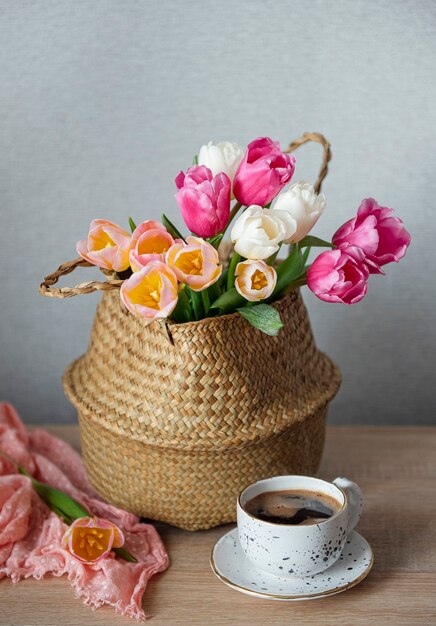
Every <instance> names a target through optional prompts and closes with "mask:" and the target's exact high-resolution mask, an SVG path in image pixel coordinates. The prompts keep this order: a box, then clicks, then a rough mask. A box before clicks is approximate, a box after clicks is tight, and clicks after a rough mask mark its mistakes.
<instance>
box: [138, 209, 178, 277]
mask: <svg viewBox="0 0 436 626" xmlns="http://www.w3.org/2000/svg"><path fill="white" fill-rule="evenodd" d="M173 243H174V239H173V238H172V237H171V235H170V234H169V232H167V230H166V228H165V226H164V225H163V224H160V222H155V221H154V220H147V221H146V222H143V223H142V224H140V225H139V226H137V227H136V228H135V230H134V231H133V234H132V238H131V241H130V246H131V250H130V255H129V260H130V267H131V268H132V270H133V271H134V272H139V270H140V269H141V268H142V267H144V266H145V265H147V264H148V263H150V262H151V261H164V260H165V253H166V252H167V250H168V249H169V248H170V247H171V246H172V245H173Z"/></svg>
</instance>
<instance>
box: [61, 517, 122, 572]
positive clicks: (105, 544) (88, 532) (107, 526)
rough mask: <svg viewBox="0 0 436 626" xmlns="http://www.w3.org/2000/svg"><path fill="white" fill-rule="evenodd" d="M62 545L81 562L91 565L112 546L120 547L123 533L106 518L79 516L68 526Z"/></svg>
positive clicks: (101, 557) (104, 555) (106, 553)
mask: <svg viewBox="0 0 436 626" xmlns="http://www.w3.org/2000/svg"><path fill="white" fill-rule="evenodd" d="M62 545H63V547H64V548H65V549H66V550H68V552H70V554H72V555H73V556H74V557H75V558H76V559H77V560H78V561H80V562H81V563H84V564H86V565H93V564H94V563H98V561H100V560H101V559H104V558H105V557H106V556H107V555H108V554H109V553H110V551H111V550H112V549H113V548H121V546H123V545H124V535H123V533H122V531H121V530H120V529H119V528H118V526H116V525H115V524H112V522H109V521H108V520H105V519H101V518H98V517H80V518H79V519H76V520H75V521H74V522H73V523H72V524H71V526H69V527H68V529H67V531H66V532H65V534H64V536H63V539H62Z"/></svg>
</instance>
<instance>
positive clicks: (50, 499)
mask: <svg viewBox="0 0 436 626" xmlns="http://www.w3.org/2000/svg"><path fill="white" fill-rule="evenodd" d="M5 456H6V455H5ZM8 458H9V457H8ZM17 468H18V471H19V473H20V474H23V476H27V478H30V481H31V483H32V487H33V489H34V490H35V491H36V493H37V494H38V495H39V497H40V498H41V500H44V502H45V503H46V504H47V505H48V506H49V507H50V509H51V510H52V511H53V512H54V513H56V515H58V516H59V517H60V518H61V519H62V521H64V522H65V523H66V524H68V525H71V524H72V523H73V522H74V521H75V520H77V519H80V518H82V517H92V516H91V515H90V514H89V512H88V511H87V510H86V509H85V508H84V507H83V506H82V505H81V504H79V502H77V501H76V500H74V498H70V496H68V495H67V494H66V493H64V492H63V491H60V490H59V489H56V488H55V487H51V486H50V485H47V484H46V483H41V482H40V481H39V480H36V478H34V477H33V476H32V474H29V472H28V471H27V470H26V469H24V467H22V466H21V465H18V464H17ZM113 551H114V552H116V553H117V554H118V555H119V556H120V557H121V558H123V559H124V560H126V561H129V562H130V563H137V560H136V559H135V557H134V556H133V555H131V554H130V553H129V552H128V551H127V550H126V549H125V548H123V547H119V548H113Z"/></svg>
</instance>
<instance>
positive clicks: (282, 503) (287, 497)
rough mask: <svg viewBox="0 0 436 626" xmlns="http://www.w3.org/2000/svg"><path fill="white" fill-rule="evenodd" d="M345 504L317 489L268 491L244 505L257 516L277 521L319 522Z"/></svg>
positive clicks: (294, 522) (295, 523)
mask: <svg viewBox="0 0 436 626" xmlns="http://www.w3.org/2000/svg"><path fill="white" fill-rule="evenodd" d="M340 508H341V504H340V503H339V502H338V501H337V500H336V499H335V498H333V497H331V496H329V495H327V494H325V493H319V492H317V491H300V490H298V491H297V490H294V489H292V490H285V491H266V492H264V493H260V494H259V495H257V496H255V497H254V498H252V499H251V500H248V502H246V504H245V505H244V509H245V510H246V511H247V513H249V514H250V515H253V517H257V518H258V519H260V520H263V521H266V522H272V523H274V524H289V525H293V526H309V525H311V524H319V523H320V522H323V521H325V520H326V519H329V518H330V517H332V516H333V515H334V514H335V513H337V512H338V511H339V509H340Z"/></svg>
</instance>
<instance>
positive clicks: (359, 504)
mask: <svg viewBox="0 0 436 626" xmlns="http://www.w3.org/2000/svg"><path fill="white" fill-rule="evenodd" d="M288 489H289V490H291V489H292V490H294V489H295V490H298V491H300V490H302V491H314V492H317V493H322V494H326V495H328V496H331V497H333V498H334V499H335V500H337V501H338V503H339V506H340V508H339V510H338V511H337V512H336V513H335V514H334V515H332V517H329V518H328V519H325V520H323V521H322V522H320V523H318V524H311V525H307V526H305V525H300V526H298V525H296V526H292V525H287V524H277V523H275V522H267V521H264V520H260V519H258V518H256V517H254V516H253V515H250V514H249V513H247V511H246V510H245V509H244V505H245V504H246V503H247V502H248V501H249V500H251V499H252V498H254V497H255V496H257V495H259V494H260V493H265V492H268V491H284V490H288ZM362 508H363V496H362V492H361V490H360V488H359V487H358V486H357V485H356V483H353V482H352V481H351V480H348V479H347V478H336V479H335V480H334V481H333V483H329V482H326V481H325V480H320V479H318V478H312V477H309V476H275V477H273V478H267V479H265V480H259V481H258V482H257V483H253V484H252V485H250V486H249V487H246V488H245V489H244V490H243V491H242V492H241V493H240V495H239V498H238V502H237V524H238V534H239V541H240V543H241V547H242V550H243V551H244V553H245V555H246V556H247V558H248V559H249V560H250V561H251V562H252V563H253V564H254V565H255V566H256V567H257V568H258V569H261V570H263V571H265V572H268V573H270V574H275V575H276V576H283V577H286V578H292V577H295V576H298V577H301V576H313V575H314V574H318V573H319V572H322V571H324V570H325V569H327V568H328V567H330V566H331V565H333V563H335V562H336V561H337V560H338V559H339V557H340V555H341V552H342V550H343V547H344V545H345V542H346V540H347V536H348V535H349V533H350V532H351V531H352V530H353V528H354V527H355V526H356V524H357V523H358V521H359V519H360V516H361V513H362Z"/></svg>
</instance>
